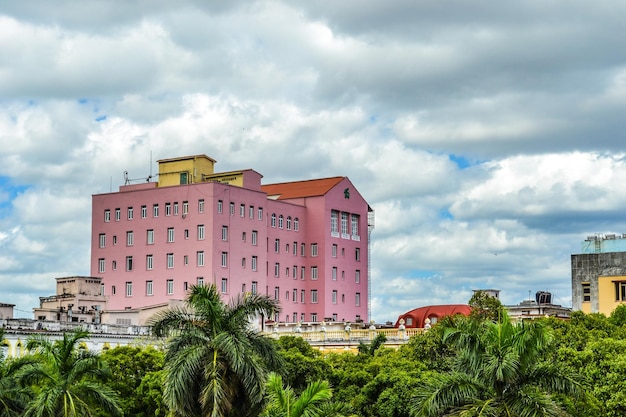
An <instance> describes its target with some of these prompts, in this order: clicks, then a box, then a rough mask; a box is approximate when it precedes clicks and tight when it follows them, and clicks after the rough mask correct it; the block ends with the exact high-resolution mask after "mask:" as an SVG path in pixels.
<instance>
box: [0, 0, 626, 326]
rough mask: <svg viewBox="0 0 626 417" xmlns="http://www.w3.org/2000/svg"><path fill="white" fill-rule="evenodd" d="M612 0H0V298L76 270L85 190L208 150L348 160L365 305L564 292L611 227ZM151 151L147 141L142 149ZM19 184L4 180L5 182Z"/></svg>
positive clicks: (264, 169)
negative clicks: (362, 213) (369, 225)
mask: <svg viewBox="0 0 626 417" xmlns="http://www.w3.org/2000/svg"><path fill="white" fill-rule="evenodd" d="M625 15H626V6H625V5H623V4H621V3H619V2H610V3H606V4H602V5H598V4H589V3H588V2H583V1H573V2H572V1H568V2H565V1H564V0H561V1H554V2H549V3H546V2H542V1H528V2H524V3H518V4H509V3H506V2H500V3H492V2H489V3H488V2H484V1H482V0H476V1H470V2H467V1H453V2H452V3H446V4H444V3H441V4H440V3H432V2H423V1H417V2H415V1H404V0H402V1H398V2H394V3H393V4H388V3H383V2H370V3H367V4H365V3H363V2H355V1H353V0H348V1H342V2H340V3H338V2H328V1H319V2H314V3H307V4H294V3H287V2H281V1H258V2H200V1H195V2H194V1H188V2H182V3H172V2H165V1H154V2H153V1H151V2H146V1H138V2H132V3H129V2H123V1H112V2H106V3H105V2H98V1H84V2H81V3H80V4H78V5H77V4H74V2H66V1H60V2H54V4H53V3H49V2H43V1H35V2H13V3H10V4H6V5H5V6H4V7H3V11H2V12H1V13H0V90H2V91H3V96H2V99H1V100H0V142H1V143H2V146H1V147H0V177H2V178H3V179H4V178H6V179H7V181H6V183H5V182H0V202H1V203H2V206H1V208H2V213H1V214H2V215H1V216H0V301H4V302H17V303H19V308H20V310H21V311H30V309H31V308H32V307H34V306H36V305H37V303H38V298H37V297H38V296H43V295H48V294H49V293H51V292H52V291H53V290H54V277H56V276H62V275H71V274H87V273H88V271H89V264H88V263H89V234H90V228H89V225H90V215H91V211H90V196H91V195H92V194H95V193H100V192H107V191H109V190H111V189H113V190H114V189H116V188H117V186H118V185H119V184H121V183H122V182H123V176H122V175H123V172H124V171H128V172H129V175H130V176H131V177H132V178H142V177H146V176H148V175H149V173H150V171H151V170H155V169H156V166H155V164H154V161H155V160H157V159H159V158H167V157H172V156H179V155H183V154H197V153H206V154H208V155H210V156H211V157H213V158H215V159H217V160H218V165H217V169H219V170H224V171H227V170H231V169H240V168H253V169H255V170H257V171H259V172H260V173H261V174H263V175H264V181H265V182H278V181H286V180H296V179H302V178H313V177H327V176H334V175H347V176H348V177H350V179H351V181H352V182H353V183H354V184H355V185H356V186H357V188H358V189H359V190H360V191H361V193H362V194H363V196H364V197H365V198H366V199H367V200H368V201H369V202H370V204H371V205H372V206H373V207H374V209H375V210H376V229H375V230H374V232H373V234H372V238H373V245H372V256H373V259H372V266H373V270H372V289H373V291H372V293H373V300H372V313H373V317H374V319H376V320H377V321H386V320H391V321H393V320H395V316H394V315H397V314H399V313H401V312H402V311H403V310H409V309H411V308H414V307H417V306H419V305H425V304H436V303H445V302H465V301H467V299H469V297H470V296H471V290H472V289H476V288H485V287H496V288H499V289H501V290H502V291H503V292H502V297H503V300H505V302H506V303H509V304H512V303H517V302H519V301H520V300H522V299H524V298H526V297H528V291H532V292H533V293H534V291H536V290H540V289H541V290H546V289H547V290H550V291H552V292H553V293H555V295H556V296H557V300H559V301H560V302H562V303H563V304H565V305H568V303H569V298H570V293H569V292H570V289H569V288H570V282H569V255H570V254H571V253H574V252H577V251H579V250H580V241H581V240H582V239H584V238H585V237H586V236H587V235H588V234H593V233H596V232H615V233H622V232H626V221H625V220H624V219H623V215H622V212H623V207H624V204H625V203H626V195H625V193H624V192H623V191H622V189H621V188H620V187H619V186H618V185H619V184H621V183H623V182H624V180H626V165H625V164H624V160H625V157H624V151H623V143H624V133H623V132H624V131H626V129H625V128H626V126H625V125H624V123H625V122H624V117H623V114H624V111H625V110H626V52H625V51H624V48H623V44H624V40H625V39H624V36H626V35H624V34H625V33H626V31H624V30H623V29H624V28H623V22H624V16H625ZM151 155H152V157H151ZM16 187H19V188H16Z"/></svg>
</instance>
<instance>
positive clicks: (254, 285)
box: [250, 281, 257, 294]
mask: <svg viewBox="0 0 626 417" xmlns="http://www.w3.org/2000/svg"><path fill="white" fill-rule="evenodd" d="M256 287H257V282H256V281H252V287H251V288H250V290H251V292H252V294H256V291H257V289H256Z"/></svg>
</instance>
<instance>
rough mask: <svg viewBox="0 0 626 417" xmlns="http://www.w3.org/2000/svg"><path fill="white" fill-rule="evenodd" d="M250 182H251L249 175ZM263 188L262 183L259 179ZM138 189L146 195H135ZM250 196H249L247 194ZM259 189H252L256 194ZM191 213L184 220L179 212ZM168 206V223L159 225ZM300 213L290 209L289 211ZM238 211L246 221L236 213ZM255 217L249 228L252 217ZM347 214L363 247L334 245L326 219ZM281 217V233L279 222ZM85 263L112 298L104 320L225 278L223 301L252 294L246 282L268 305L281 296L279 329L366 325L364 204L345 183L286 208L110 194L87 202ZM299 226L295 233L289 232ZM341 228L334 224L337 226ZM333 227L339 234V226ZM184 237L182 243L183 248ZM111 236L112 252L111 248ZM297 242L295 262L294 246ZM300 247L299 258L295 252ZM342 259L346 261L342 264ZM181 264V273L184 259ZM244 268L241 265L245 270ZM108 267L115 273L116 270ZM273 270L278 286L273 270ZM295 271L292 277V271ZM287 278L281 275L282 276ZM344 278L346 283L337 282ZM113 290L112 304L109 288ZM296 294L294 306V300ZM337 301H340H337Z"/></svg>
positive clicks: (207, 195)
mask: <svg viewBox="0 0 626 417" xmlns="http://www.w3.org/2000/svg"><path fill="white" fill-rule="evenodd" d="M255 174H256V173H255ZM258 178H259V180H260V175H259V177H258ZM141 188H144V187H141ZM254 188H256V187H254ZM345 188H349V189H350V198H349V199H346V198H344V189H345ZM257 189H258V188H257ZM200 199H204V212H203V213H199V212H198V200H200ZM218 200H221V201H222V204H223V206H222V213H218V212H217V206H218ZM184 201H187V202H188V204H189V211H188V213H187V215H185V216H183V215H182V213H183V202H184ZM231 202H233V203H234V206H235V207H234V210H235V211H234V215H231V214H230V203H231ZM166 203H170V204H171V210H172V212H171V215H170V216H166ZM174 203H178V214H177V215H175V214H174ZM294 203H297V204H294ZM154 204H158V205H159V216H158V217H156V218H155V217H154V216H153V205H154ZM241 204H243V205H244V215H243V217H242V216H241V215H240V206H241ZM142 205H145V206H147V217H146V218H142V216H141V214H142V213H141V206H142ZM251 206H252V207H253V218H252V219H251V218H250V215H249V210H250V207H251ZM128 207H132V208H133V219H132V220H129V219H128V214H127V213H128ZM259 207H261V208H262V209H263V219H262V220H259V218H258V209H259ZM116 208H119V209H120V212H121V218H120V220H119V221H116V218H115V210H116ZM106 209H109V210H110V212H111V219H110V222H104V211H105V210H106ZM331 209H334V210H338V211H345V212H349V213H356V214H359V215H360V230H359V234H360V237H361V240H360V241H354V240H352V239H350V238H348V239H345V238H341V237H331V235H330V210H331ZM272 213H275V214H276V216H277V220H276V227H271V221H270V217H271V215H272ZM280 215H282V216H283V227H282V228H280V227H279V223H278V222H279V220H278V217H279V216H280ZM287 217H291V218H292V224H291V230H288V229H287ZM92 218H93V221H92V256H91V275H92V276H97V277H102V278H103V283H104V284H105V294H106V295H107V296H108V297H109V305H108V309H109V310H120V309H124V308H128V307H131V308H135V307H143V306H148V305H155V304H160V303H163V302H166V301H167V300H168V299H183V298H184V297H185V288H186V286H187V287H188V286H189V285H194V284H196V280H197V277H203V278H204V282H205V283H209V282H215V284H216V285H217V287H218V289H221V284H222V278H225V279H227V284H228V285H227V287H228V288H227V292H226V293H225V294H224V298H225V300H227V299H228V298H231V297H233V296H236V295H237V294H240V293H241V292H242V290H243V289H244V285H245V290H246V291H251V289H252V282H253V281H254V282H257V292H259V293H264V294H268V295H270V296H272V297H273V296H274V292H275V288H276V287H278V288H279V299H280V302H281V306H282V307H283V312H282V313H281V315H280V318H279V319H280V321H286V320H287V318H288V321H290V322H292V321H293V319H294V316H293V315H294V313H295V314H296V319H297V320H301V318H302V314H304V321H311V320H312V317H311V315H312V314H316V315H317V320H318V321H321V320H322V319H324V318H325V317H332V316H333V314H335V315H336V316H337V319H338V320H343V319H345V320H347V321H353V320H354V319H355V317H356V316H357V315H358V316H360V317H361V318H362V319H363V320H366V319H367V285H368V283H367V203H366V202H365V200H363V198H362V197H361V196H360V195H359V194H358V192H356V190H355V189H354V187H353V186H352V184H351V183H350V181H349V180H347V179H344V180H343V181H341V182H340V183H339V184H338V185H337V186H336V187H335V188H334V189H332V190H331V191H330V192H329V193H328V194H327V195H326V196H323V197H311V198H306V199H298V200H297V201H296V200H294V201H293V202H290V201H275V200H268V199H267V197H266V195H265V194H264V193H262V192H260V191H255V190H250V189H245V188H239V187H235V186H229V185H224V184H218V183H202V184H191V185H182V186H173V187H163V188H150V189H138V190H126V192H124V193H109V194H99V195H94V196H93V207H92ZM296 218H298V220H299V230H298V231H296V230H294V221H295V219H296ZM339 222H340V220H339ZM198 225H204V228H205V239H204V240H198V236H197V229H198ZM223 226H226V227H227V228H228V239H227V240H226V241H223V240H222V227H223ZM339 227H341V226H340V225H339ZM168 228H173V229H174V242H167V236H168ZM148 229H152V230H154V237H155V242H154V244H152V245H148V244H147V241H146V235H147V230H148ZM185 230H187V231H188V235H189V237H188V238H185ZM128 231H132V232H133V238H134V242H133V245H132V246H127V244H126V243H127V242H126V232H128ZM253 231H256V232H257V245H253V244H252V232H253ZM101 233H104V234H105V236H106V246H105V247H104V248H100V247H99V235H100V234H101ZM113 236H116V237H117V244H116V245H114V244H113ZM276 239H279V240H280V248H279V253H275V250H274V245H275V240H276ZM294 242H297V254H296V255H294V254H293V245H294ZM302 243H304V244H305V248H306V249H305V253H304V256H303V255H302V254H301V248H300V246H301V244H302ZM312 243H317V244H318V256H317V257H312V256H311V244H312ZM333 243H334V244H337V246H338V251H337V257H336V258H333V257H332V256H331V255H332V254H331V252H332V244H333ZM356 248H360V255H361V256H360V261H356V260H355V256H354V253H355V250H356ZM342 249H343V253H344V255H343V256H342ZM199 250H202V251H204V257H205V263H204V266H203V267H202V266H197V256H196V253H197V251H199ZM222 252H225V253H227V254H228V265H227V267H222V266H221V255H222ZM168 253H172V254H174V267H173V268H168V267H167V254H168ZM148 254H151V255H153V269H152V270H147V269H146V255H148ZM127 256H132V258H133V270H132V271H126V257H127ZM185 256H187V259H188V263H187V264H186V265H185V263H184V257H185ZM253 256H256V257H257V270H256V271H253V270H252V257H253ZM101 258H102V259H105V271H104V273H101V272H99V259H101ZM242 259H245V265H244V264H243V263H242ZM113 261H115V262H116V263H117V268H116V269H115V270H113V268H112V264H113ZM276 263H278V264H279V274H278V277H275V274H274V265H275V264H276ZM294 266H295V267H296V271H297V272H296V277H294V276H293V268H294ZM313 266H317V268H318V279H317V280H312V279H311V267H313ZM302 267H305V279H304V280H302V279H301V276H300V274H301V268H302ZM333 267H336V268H337V271H338V272H337V280H336V281H333V280H332V278H331V276H332V268H333ZM287 268H288V271H287ZM356 270H360V272H361V275H360V283H358V284H357V283H355V271H356ZM342 272H343V273H344V276H345V277H344V278H343V279H342ZM148 280H150V281H152V286H153V294H152V295H146V281H148ZM167 280H173V283H174V292H173V294H167V284H166V283H167ZM126 282H132V296H129V297H127V296H126ZM113 286H115V290H116V292H115V294H112V288H113ZM294 290H295V291H296V299H295V300H294V299H293V292H294ZM302 290H305V302H304V303H302V302H301V291H302ZM311 290H317V291H318V302H317V303H311ZM333 290H336V291H337V293H338V296H337V304H332V302H331V296H332V291H333ZM356 292H359V293H360V306H356V305H355V293H356ZM342 295H344V296H345V298H344V299H343V300H342Z"/></svg>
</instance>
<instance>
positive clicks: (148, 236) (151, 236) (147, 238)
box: [146, 229, 154, 245]
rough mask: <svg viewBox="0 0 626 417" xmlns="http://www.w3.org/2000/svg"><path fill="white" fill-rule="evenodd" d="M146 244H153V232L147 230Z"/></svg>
mask: <svg viewBox="0 0 626 417" xmlns="http://www.w3.org/2000/svg"><path fill="white" fill-rule="evenodd" d="M146 242H148V245H153V244H154V230H152V229H148V230H147V231H146Z"/></svg>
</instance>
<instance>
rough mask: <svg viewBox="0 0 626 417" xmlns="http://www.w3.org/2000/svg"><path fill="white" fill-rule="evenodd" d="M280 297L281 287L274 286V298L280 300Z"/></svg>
mask: <svg viewBox="0 0 626 417" xmlns="http://www.w3.org/2000/svg"><path fill="white" fill-rule="evenodd" d="M279 297H280V287H274V300H278V299H279Z"/></svg>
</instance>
